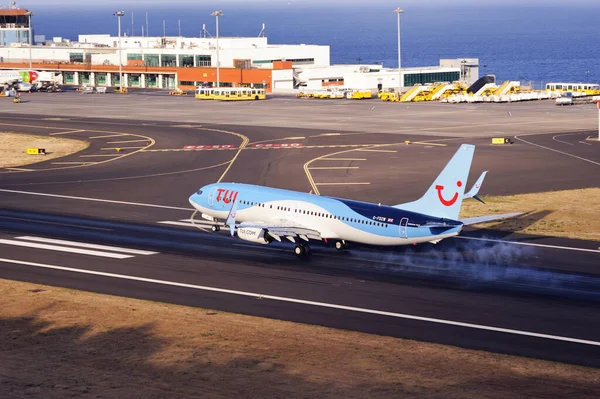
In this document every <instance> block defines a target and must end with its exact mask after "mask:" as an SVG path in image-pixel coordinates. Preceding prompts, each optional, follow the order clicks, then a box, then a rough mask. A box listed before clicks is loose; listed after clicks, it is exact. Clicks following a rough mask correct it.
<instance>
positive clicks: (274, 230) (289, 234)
mask: <svg viewBox="0 0 600 399" xmlns="http://www.w3.org/2000/svg"><path fill="white" fill-rule="evenodd" d="M237 227H238V228H261V229H264V230H265V231H266V234H268V235H270V236H271V237H273V238H274V239H275V240H277V241H279V242H281V238H282V237H285V238H287V239H288V240H290V241H292V242H294V241H293V239H294V238H300V239H302V240H304V241H308V239H313V240H321V233H320V232H319V231H317V230H314V229H309V228H306V227H304V226H301V225H297V224H294V223H285V224H267V223H262V222H257V223H251V222H244V223H241V224H239V225H237Z"/></svg>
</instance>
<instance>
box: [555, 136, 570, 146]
mask: <svg viewBox="0 0 600 399" xmlns="http://www.w3.org/2000/svg"><path fill="white" fill-rule="evenodd" d="M561 136H562V135H561ZM556 137H557V136H552V140H554V141H558V142H559V143H563V144H567V145H573V143H567V142H566V141H562V140H559V139H557V138H556Z"/></svg>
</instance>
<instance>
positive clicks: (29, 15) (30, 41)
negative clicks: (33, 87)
mask: <svg viewBox="0 0 600 399" xmlns="http://www.w3.org/2000/svg"><path fill="white" fill-rule="evenodd" d="M25 15H27V16H28V17H29V70H30V71H31V70H32V69H33V68H32V66H31V64H32V62H31V46H33V37H32V36H31V34H32V32H31V17H32V16H33V13H32V12H31V11H27V12H26V13H25Z"/></svg>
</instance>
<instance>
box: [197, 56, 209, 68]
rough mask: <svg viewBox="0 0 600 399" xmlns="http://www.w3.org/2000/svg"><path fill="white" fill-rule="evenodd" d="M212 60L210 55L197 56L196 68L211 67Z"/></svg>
mask: <svg viewBox="0 0 600 399" xmlns="http://www.w3.org/2000/svg"><path fill="white" fill-rule="evenodd" d="M211 65H212V59H211V57H210V55H197V56H196V66H199V67H201V66H211Z"/></svg>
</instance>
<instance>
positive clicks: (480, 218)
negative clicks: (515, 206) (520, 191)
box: [460, 212, 523, 226]
mask: <svg viewBox="0 0 600 399" xmlns="http://www.w3.org/2000/svg"><path fill="white" fill-rule="evenodd" d="M522 214H523V212H513V213H504V214H501V215H487V216H477V217H474V218H466V219H460V221H461V222H462V224H463V225H465V226H470V225H473V224H478V223H485V222H491V221H494V220H498V219H506V218H512V217H515V216H519V215H522Z"/></svg>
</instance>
